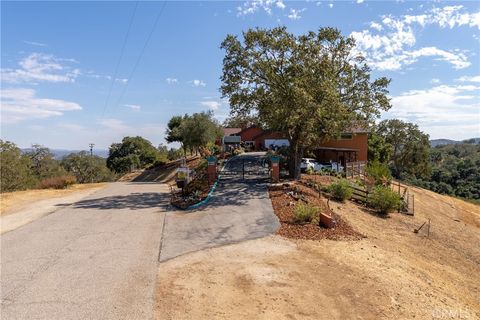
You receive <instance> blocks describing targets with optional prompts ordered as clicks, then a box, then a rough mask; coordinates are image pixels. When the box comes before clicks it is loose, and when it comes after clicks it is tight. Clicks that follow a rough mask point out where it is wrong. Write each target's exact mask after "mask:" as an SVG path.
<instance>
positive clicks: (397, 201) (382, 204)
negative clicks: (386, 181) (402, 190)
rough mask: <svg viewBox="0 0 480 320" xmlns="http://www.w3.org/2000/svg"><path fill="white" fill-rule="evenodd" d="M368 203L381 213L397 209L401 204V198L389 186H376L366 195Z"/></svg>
mask: <svg viewBox="0 0 480 320" xmlns="http://www.w3.org/2000/svg"><path fill="white" fill-rule="evenodd" d="M368 205H369V206H370V207H371V208H374V209H375V210H377V211H378V212H379V213H381V214H387V213H388V212H390V211H393V210H395V209H398V208H399V207H400V205H401V198H400V195H399V194H398V193H396V192H395V191H392V190H391V189H390V188H389V187H384V186H376V187H375V188H374V189H373V191H372V193H371V194H370V195H369V196H368Z"/></svg>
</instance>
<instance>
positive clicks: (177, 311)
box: [156, 188, 480, 319]
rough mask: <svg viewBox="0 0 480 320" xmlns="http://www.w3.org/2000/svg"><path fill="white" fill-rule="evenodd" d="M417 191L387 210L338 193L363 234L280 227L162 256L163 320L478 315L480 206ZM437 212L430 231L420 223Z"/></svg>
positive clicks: (337, 206)
mask: <svg viewBox="0 0 480 320" xmlns="http://www.w3.org/2000/svg"><path fill="white" fill-rule="evenodd" d="M410 192H411V193H413V194H414V195H415V200H416V201H415V207H416V210H415V215H414V216H413V217H412V216H407V215H403V214H399V213H391V214H390V216H389V217H388V218H383V217H379V216H377V215H375V214H372V213H371V212H370V211H368V210H366V209H365V208H364V207H362V206H359V205H357V204H355V203H353V202H346V203H344V204H342V203H338V202H333V201H331V202H330V205H331V208H332V209H333V210H334V212H335V213H337V214H339V215H340V216H341V217H342V218H343V219H346V220H347V221H348V222H349V224H350V225H351V226H352V227H353V228H355V230H357V231H358V232H360V233H362V234H364V235H365V236H366V238H365V239H362V240H358V241H334V240H321V241H311V240H289V239H286V238H283V237H280V236H278V235H277V236H272V237H268V238H263V239H258V240H252V241H248V242H243V243H240V244H235V245H231V246H226V247H220V248H215V249H210V250H205V251H200V252H196V253H194V254H190V255H185V256H183V257H179V258H177V259H173V260H171V261H168V262H166V263H164V264H162V266H161V268H160V269H159V273H158V279H159V286H158V288H157V299H156V300H157V310H156V312H157V313H156V315H157V319H178V318H183V317H184V316H185V314H188V315H189V316H190V317H191V318H192V319H211V315H212V314H216V315H217V316H216V317H215V318H216V319H238V318H243V319H249V318H256V317H258V315H259V314H260V315H262V318H264V319H294V318H295V319H296V318H298V317H300V318H302V319H432V318H435V319H440V318H442V317H443V316H442V315H444V314H447V313H450V312H451V313H452V314H453V313H455V314H456V315H457V316H456V318H462V319H478V318H480V301H479V300H478V296H479V293H480V291H479V290H480V279H479V278H478V277H477V276H475V275H478V274H480V251H479V250H478V243H480V207H479V206H476V205H474V204H471V203H468V202H465V201H462V200H459V199H456V198H453V197H449V196H444V195H439V194H436V193H434V192H431V191H428V190H425V189H421V188H411V191H410ZM429 219H430V221H431V224H430V229H429V230H428V228H427V227H426V226H424V227H423V228H422V229H421V230H420V231H419V232H418V233H414V232H413V230H414V229H416V228H418V227H419V226H420V225H421V224H422V223H424V222H428V221H429ZM212 292H215V297H216V298H215V299H214V300H212V299H211V296H212V295H211V293H212ZM298 315H301V316H298ZM450 318H452V317H450Z"/></svg>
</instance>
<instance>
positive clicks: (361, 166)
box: [345, 161, 367, 179]
mask: <svg viewBox="0 0 480 320" xmlns="http://www.w3.org/2000/svg"><path fill="white" fill-rule="evenodd" d="M366 168H367V162H366V161H354V162H347V163H346V164H345V176H346V177H347V178H352V179H353V178H356V177H360V176H364V175H365V169H366Z"/></svg>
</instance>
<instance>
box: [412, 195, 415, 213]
mask: <svg viewBox="0 0 480 320" xmlns="http://www.w3.org/2000/svg"><path fill="white" fill-rule="evenodd" d="M412 213H413V214H415V195H414V194H412Z"/></svg>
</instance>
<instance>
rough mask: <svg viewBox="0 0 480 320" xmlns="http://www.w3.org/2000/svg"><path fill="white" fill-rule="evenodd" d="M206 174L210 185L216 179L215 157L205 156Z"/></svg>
mask: <svg viewBox="0 0 480 320" xmlns="http://www.w3.org/2000/svg"><path fill="white" fill-rule="evenodd" d="M207 162H208V166H207V175H208V184H209V185H212V184H214V183H215V180H217V159H216V158H215V157H208V158H207Z"/></svg>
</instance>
